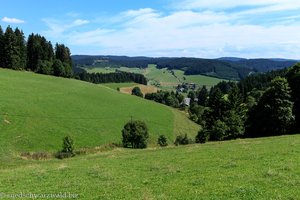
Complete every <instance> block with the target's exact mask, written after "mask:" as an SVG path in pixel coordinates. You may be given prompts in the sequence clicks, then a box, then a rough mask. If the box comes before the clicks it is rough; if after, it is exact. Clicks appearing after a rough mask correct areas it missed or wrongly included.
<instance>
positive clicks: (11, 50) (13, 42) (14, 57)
mask: <svg viewBox="0 0 300 200" xmlns="http://www.w3.org/2000/svg"><path fill="white" fill-rule="evenodd" d="M3 43H4V45H3V47H4V53H3V67H6V68H10V69H17V68H18V66H17V65H18V63H20V56H19V52H20V49H19V47H18V45H17V37H16V34H15V33H14V31H13V29H12V28H11V27H10V26H8V27H7V28H6V31H5V33H4V38H3Z"/></svg>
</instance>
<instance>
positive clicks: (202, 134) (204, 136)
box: [195, 129, 209, 143]
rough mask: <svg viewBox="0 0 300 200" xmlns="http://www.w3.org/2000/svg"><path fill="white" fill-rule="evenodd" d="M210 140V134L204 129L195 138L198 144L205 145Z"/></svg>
mask: <svg viewBox="0 0 300 200" xmlns="http://www.w3.org/2000/svg"><path fill="white" fill-rule="evenodd" d="M208 139H209V133H208V131H206V130H205V129H202V130H200V131H199V132H198V134H197V135H196V138H195V142H196V143H205V142H207V141H208Z"/></svg>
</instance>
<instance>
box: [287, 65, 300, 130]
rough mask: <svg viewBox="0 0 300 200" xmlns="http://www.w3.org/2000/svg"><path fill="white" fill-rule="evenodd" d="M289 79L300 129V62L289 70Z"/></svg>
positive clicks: (298, 128) (297, 125)
mask: <svg viewBox="0 0 300 200" xmlns="http://www.w3.org/2000/svg"><path fill="white" fill-rule="evenodd" d="M287 79H288V82H289V85H290V87H291V90H292V100H293V102H294V108H293V113H294V114H295V119H296V124H295V125H296V129H297V131H299V130H300V87H299V85H300V64H299V63H298V64H296V65H295V66H293V67H292V68H290V69H289V70H288V73H287Z"/></svg>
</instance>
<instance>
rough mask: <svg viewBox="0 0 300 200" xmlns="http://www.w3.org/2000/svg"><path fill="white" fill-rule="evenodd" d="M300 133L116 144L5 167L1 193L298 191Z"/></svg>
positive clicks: (197, 195)
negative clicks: (149, 145)
mask: <svg viewBox="0 0 300 200" xmlns="http://www.w3.org/2000/svg"><path fill="white" fill-rule="evenodd" d="M299 145H300V135H295V136H283V137H274V138H260V139H246V140H236V141H228V142H215V143H208V144H204V145H191V146H187V147H183V146H182V147H170V148H166V149H146V150H130V149H115V150H113V151H109V152H102V153H101V152H99V153H96V154H92V155H85V156H77V157H74V158H71V159H66V160H47V161H30V160H29V161H27V160H25V161H22V162H21V161H20V163H18V166H13V167H10V168H2V169H0V180H1V181H0V188H1V192H2V193H16V192H17V191H18V192H23V193H29V192H31V193H59V192H70V193H73V194H78V195H79V196H80V197H81V199H256V200H257V199H298V198H299V196H300V190H299V187H300V168H299V163H300V157H299V154H300V149H299Z"/></svg>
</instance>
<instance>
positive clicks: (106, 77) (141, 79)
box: [75, 71, 147, 85]
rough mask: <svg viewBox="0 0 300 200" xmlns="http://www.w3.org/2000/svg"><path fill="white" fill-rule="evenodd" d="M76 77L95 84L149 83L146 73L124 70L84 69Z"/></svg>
mask: <svg viewBox="0 0 300 200" xmlns="http://www.w3.org/2000/svg"><path fill="white" fill-rule="evenodd" d="M75 78H77V79H80V80H82V81H87V82H91V83H95V84H99V83H125V82H135V83H140V84H143V85H147V79H146V77H145V76H144V75H142V74H137V73H130V72H123V71H116V72H112V73H87V72H85V71H83V72H81V73H79V74H77V75H76V77H75Z"/></svg>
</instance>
